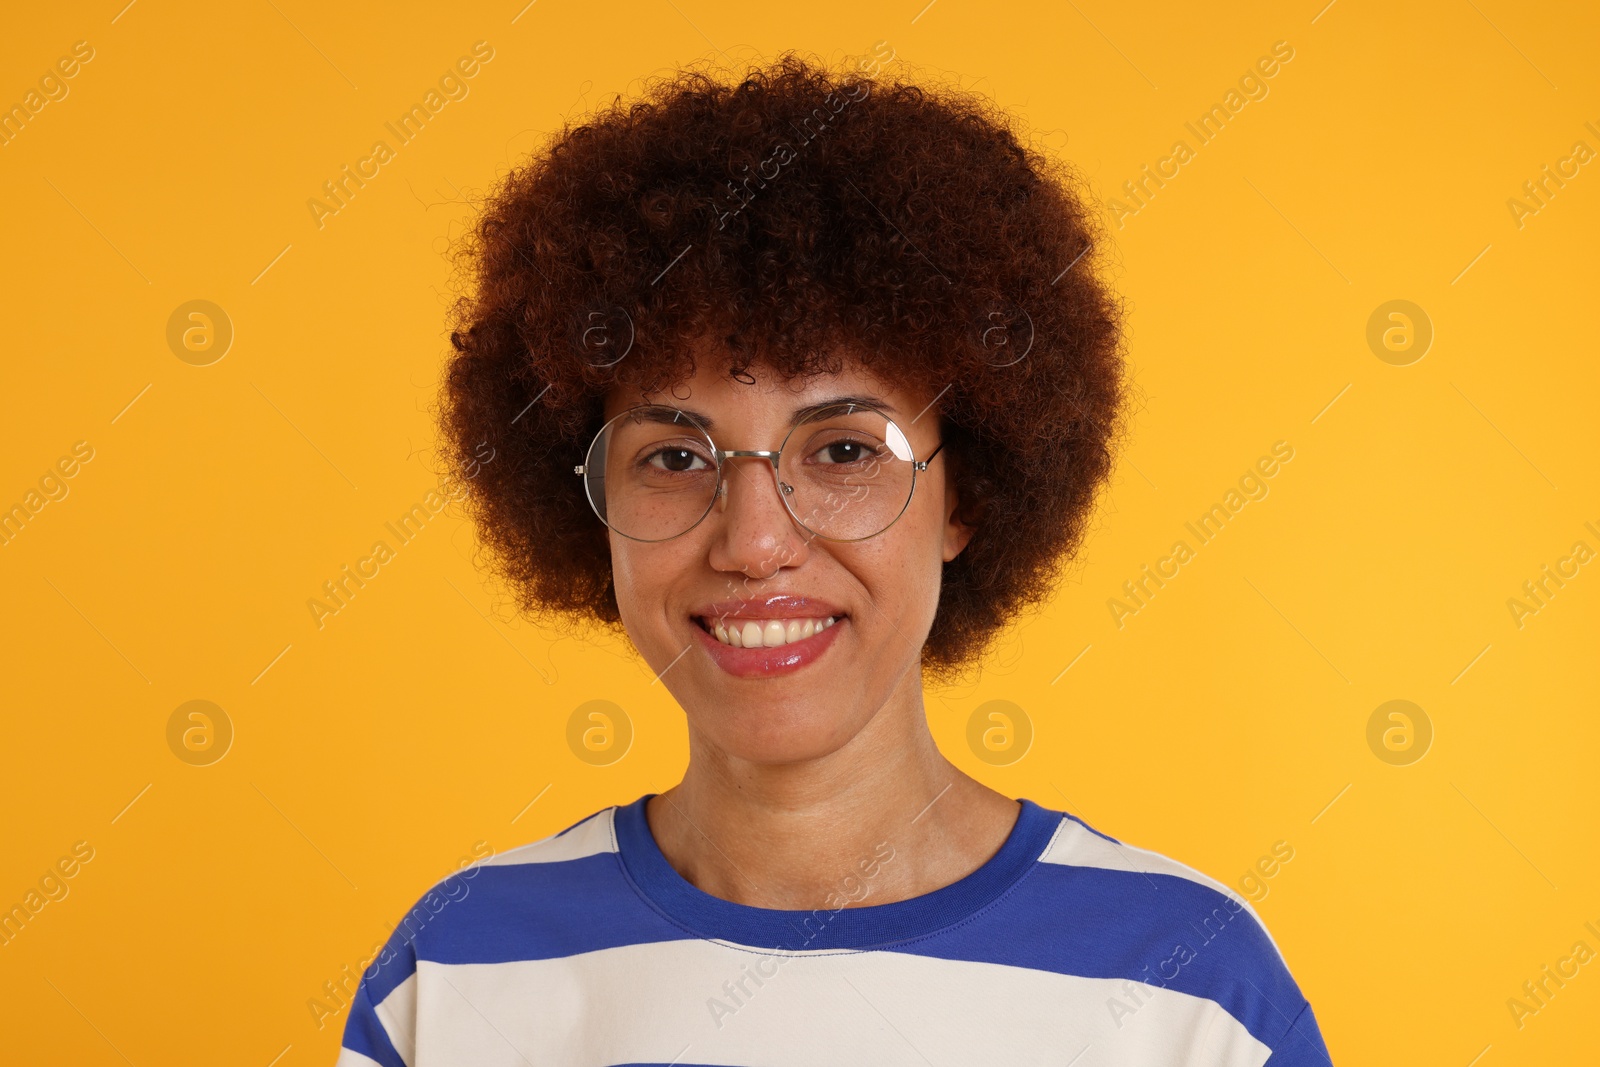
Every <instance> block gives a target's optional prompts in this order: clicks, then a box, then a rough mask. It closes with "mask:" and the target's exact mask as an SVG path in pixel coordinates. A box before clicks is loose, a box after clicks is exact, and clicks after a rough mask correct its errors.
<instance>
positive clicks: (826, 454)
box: [812, 437, 878, 465]
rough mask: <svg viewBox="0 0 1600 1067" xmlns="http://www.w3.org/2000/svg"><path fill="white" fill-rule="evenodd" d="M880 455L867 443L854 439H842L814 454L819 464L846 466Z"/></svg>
mask: <svg viewBox="0 0 1600 1067" xmlns="http://www.w3.org/2000/svg"><path fill="white" fill-rule="evenodd" d="M877 454H878V450H877V449H876V448H875V447H874V446H872V445H871V444H869V443H867V442H866V441H857V440H854V439H853V438H847V437H842V438H840V439H838V440H837V441H831V442H829V443H828V444H825V445H823V446H822V447H821V448H819V449H817V450H816V451H815V452H813V453H812V456H813V457H814V458H815V459H816V460H817V462H819V463H826V464H830V465H831V464H845V463H860V462H862V461H863V460H866V459H870V458H871V457H873V456H875V455H877Z"/></svg>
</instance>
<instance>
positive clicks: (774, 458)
mask: <svg viewBox="0 0 1600 1067" xmlns="http://www.w3.org/2000/svg"><path fill="white" fill-rule="evenodd" d="M713 451H714V452H715V453H716V460H717V497H718V498H719V499H722V500H726V499H727V495H728V481H727V479H726V478H724V477H723V476H722V461H723V460H725V459H732V458H733V457H735V456H750V457H752V458H755V459H764V460H766V461H767V462H768V463H770V464H772V477H773V480H775V481H776V482H777V483H778V492H780V493H782V494H783V495H784V496H785V497H787V496H789V495H790V494H792V493H793V492H794V486H792V485H790V484H789V483H787V482H785V481H784V480H783V479H782V478H779V477H778V461H779V459H780V458H781V457H782V456H783V449H781V448H780V449H771V448H718V449H714V450H713ZM784 505H785V506H786V507H787V505H788V501H787V500H785V501H784ZM791 513H792V509H791Z"/></svg>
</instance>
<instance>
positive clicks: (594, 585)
mask: <svg viewBox="0 0 1600 1067" xmlns="http://www.w3.org/2000/svg"><path fill="white" fill-rule="evenodd" d="M869 67H870V68H871V69H872V73H868V68H869ZM877 68H878V64H877V63H876V62H875V61H872V60H862V61H861V62H860V63H859V64H857V65H855V66H854V67H845V68H843V69H841V70H837V71H835V70H830V69H826V68H824V67H823V66H822V65H821V64H820V63H819V62H817V61H814V60H812V61H808V60H803V59H800V58H798V57H796V55H795V54H794V53H792V52H788V53H785V54H783V55H782V56H781V57H779V58H778V59H777V60H775V61H774V62H772V63H771V64H770V65H767V66H765V67H759V68H752V69H751V70H750V71H749V73H748V74H746V75H745V76H744V77H743V79H742V80H739V81H737V82H736V83H735V82H733V81H731V80H718V79H717V78H715V77H713V76H711V75H709V74H707V73H705V72H703V71H700V70H695V69H686V70H680V71H677V72H676V73H674V74H672V75H669V76H666V77H664V78H663V79H661V80H658V81H657V82H655V83H653V84H652V85H651V86H649V87H648V88H647V89H646V90H645V92H644V95H643V97H642V98H641V99H639V100H637V101H635V102H632V103H626V104H625V103H623V101H622V99H621V97H620V96H619V97H617V98H616V99H615V100H613V102H612V103H611V105H610V106H609V107H608V108H606V109H604V110H602V111H600V112H599V113H597V114H595V115H594V116H592V117H589V118H588V119H586V120H584V121H582V122H579V123H571V122H569V123H568V124H567V125H566V126H565V127H564V128H563V129H562V130H561V131H559V132H558V133H557V134H556V135H555V136H554V137H553V139H552V141H551V143H550V144H549V145H548V146H547V147H546V148H545V149H544V150H543V151H541V152H538V153H536V154H535V155H534V157H533V158H531V159H529V160H528V161H526V162H525V163H523V164H522V165H521V166H518V167H514V168H512V169H511V170H510V172H509V173H508V174H507V175H506V176H505V177H504V178H503V179H502V181H501V182H500V183H499V185H498V186H497V187H496V188H495V189H494V190H493V191H492V193H491V194H490V195H489V196H488V198H487V202H486V203H485V205H484V207H483V210H482V213H481V214H480V215H479V217H478V220H477V223H476V225H475V227H474V229H473V230H472V231H471V232H470V234H468V235H467V237H466V238H465V239H464V243H463V244H462V245H461V247H460V249H459V255H460V256H461V257H462V260H463V261H464V262H465V263H466V264H467V269H466V270H465V272H464V279H465V280H464V282H463V288H464V290H465V291H464V293H463V295H461V296H460V298H459V300H458V302H457V304H456V306H455V309H454V313H453V316H454V317H453V321H452V323H451V325H452V332H451V334H450V342H451V345H452V348H453V350H454V351H453V354H452V357H451V359H450V361H449V364H448V366H447V369H446V371H445V378H444V386H443V390H442V397H441V403H440V411H439V419H440V426H441V429H442V431H443V433H442V438H443V445H442V449H443V454H444V456H445V458H446V460H447V461H448V463H449V465H450V466H451V467H452V468H453V469H454V470H455V471H457V472H462V471H466V470H469V469H470V470H471V471H472V474H471V476H470V477H465V476H462V484H463V485H464V486H465V491H464V494H462V495H461V496H460V497H459V499H463V500H464V501H465V506H466V508H467V510H468V513H469V515H470V516H471V517H472V518H473V519H474V520H475V521H476V523H477V525H478V527H479V530H480V535H481V538H482V547H483V551H484V552H485V553H487V554H488V555H489V556H490V557H491V561H492V564H493V566H494V568H495V569H497V570H498V571H500V573H501V574H503V575H504V576H505V577H506V578H508V579H509V581H510V583H511V585H512V586H513V588H514V590H515V592H516V596H517V601H518V605H519V607H520V608H521V610H522V611H524V612H525V613H527V614H529V615H530V616H532V617H534V618H536V619H538V620H539V621H542V622H547V623H561V622H568V623H583V622H596V621H598V622H599V623H601V624H603V625H605V626H607V627H609V628H611V629H613V630H620V628H621V622H620V618H619V615H618V611H617V601H616V595H615V587H614V585H613V581H612V568H611V559H610V546H609V540H608V538H607V537H606V536H605V535H604V527H603V526H602V525H601V523H600V522H599V520H598V519H597V518H596V517H595V515H594V514H593V512H592V511H591V510H590V507H589V503H588V501H587V499H586V497H585V495H584V491H583V486H582V484H581V483H582V479H580V478H576V477H574V476H573V473H572V470H573V465H574V464H575V463H581V462H582V460H583V455H584V452H585V450H586V449H587V447H588V445H589V442H590V440H591V439H592V437H593V436H594V434H595V433H596V432H597V431H598V429H599V427H600V424H601V419H600V413H601V405H602V402H603V398H604V397H605V395H606V394H607V392H608V391H609V390H611V389H613V388H617V387H619V386H620V387H623V388H625V389H630V390H631V389H638V390H640V391H641V392H649V391H655V390H666V389H670V388H671V387H672V386H674V385H676V384H678V383H681V382H682V381H684V380H687V379H688V378H689V377H690V376H692V375H693V374H694V372H695V367H694V353H695V352H696V350H699V351H701V352H702V354H703V353H704V351H705V349H704V348H703V347H702V342H705V341H710V342H711V343H712V344H714V346H715V347H714V348H713V349H712V351H714V352H715V353H717V354H718V357H719V358H723V357H725V360H724V362H725V366H726V370H727V373H729V374H731V375H734V376H745V377H747V375H745V374H744V372H745V371H747V370H748V368H749V367H750V366H751V365H754V364H756V363H760V365H762V366H763V367H765V368H768V369H770V370H772V371H773V372H775V373H776V374H777V375H778V376H780V377H782V378H788V379H795V378H806V377H810V376H812V375H817V374H827V373H830V372H835V373H836V372H837V371H838V370H840V369H841V368H842V367H843V365H844V363H843V361H844V360H845V359H846V358H849V359H851V360H854V361H857V362H856V364H855V365H858V366H862V367H863V369H865V370H867V371H868V372H869V373H872V374H876V375H879V376H881V377H883V378H887V379H888V380H889V381H896V382H904V381H911V380H918V381H922V382H930V383H934V388H941V387H942V392H940V394H939V397H938V414H939V417H940V420H941V424H942V427H943V429H944V432H945V437H946V440H947V442H948V443H947V451H951V452H952V453H953V458H954V459H955V460H956V463H955V465H954V466H953V468H952V471H953V472H954V475H953V476H954V477H955V479H956V485H957V491H958V494H959V499H960V501H961V504H960V508H961V512H960V513H961V515H962V517H963V519H965V520H966V521H968V522H970V523H971V524H972V525H975V526H976V527H977V532H976V534H975V536H974V537H973V539H972V541H971V543H970V544H969V545H968V546H967V547H966V549H965V550H964V551H963V552H962V553H961V554H960V555H958V556H957V557H956V558H955V559H954V560H953V561H951V562H949V563H947V564H945V566H944V572H943V579H942V587H941V592H940V597H939V607H938V613H937V616H936V618H935V620H934V623H933V626H932V630H931V632H930V633H929V635H928V638H927V641H926V643H925V645H924V648H923V653H922V662H923V666H924V668H925V669H926V670H928V671H929V672H930V673H932V674H933V675H934V676H935V677H940V676H944V677H954V676H956V675H958V674H959V673H961V671H962V670H963V669H964V668H966V667H968V666H971V665H972V664H973V663H974V662H975V661H976V660H977V659H978V658H979V657H980V656H981V654H982V652H983V651H984V650H985V649H986V648H987V647H988V645H989V644H990V642H991V640H992V639H993V638H994V637H995V636H996V635H997V634H998V633H999V632H1000V630H1001V629H1002V628H1003V627H1004V626H1005V624H1006V623H1007V622H1008V621H1009V620H1010V619H1011V617H1012V616H1013V615H1015V614H1016V613H1017V612H1018V611H1019V610H1022V609H1024V608H1027V607H1031V606H1036V605H1038V604H1040V603H1042V602H1043V601H1044V600H1045V599H1046V598H1047V597H1048V596H1049V594H1050V592H1051V590H1052V588H1053V586H1054V584H1055V582H1056V580H1057V579H1058V577H1059V576H1060V573H1061V570H1062V567H1063V566H1064V565H1065V564H1066V563H1067V562H1068V561H1069V560H1070V559H1071V557H1072V555H1073V553H1074V552H1075V550H1076V549H1077V547H1078V546H1079V544H1080V543H1081V541H1082V538H1083V535H1084V532H1085V527H1086V522H1087V517H1088V515H1089V512H1090V510H1091V507H1092V504H1093V501H1094V498H1095V496H1096V493H1097V490H1098V488H1099V486H1100V485H1101V484H1102V483H1103V482H1104V481H1105V480H1106V478H1107V476H1108V474H1109V471H1110V468H1111V465H1112V461H1113V453H1114V451H1115V449H1116V447H1117V445H1118V442H1119V440H1120V438H1121V436H1122V427H1123V411H1124V406H1125V405H1124V399H1125V388H1126V386H1125V382H1124V378H1123V345H1122V330H1121V322H1122V310H1121V305H1120V302H1119V301H1118V299H1117V298H1116V296H1115V295H1114V294H1113V293H1112V292H1111V290H1110V289H1109V288H1108V286H1107V285H1106V284H1105V283H1104V282H1103V281H1102V280H1101V279H1100V274H1101V273H1102V267H1103V264H1104V263H1105V254H1104V253H1105V245H1106V242H1105V241H1104V240H1103V238H1102V228H1101V225H1100V223H1099V220H1098V218H1097V216H1095V215H1094V214H1092V212H1091V209H1090V208H1089V207H1088V206H1087V205H1088V204H1089V203H1090V200H1089V198H1088V197H1087V195H1086V194H1085V193H1082V192H1080V191H1079V189H1080V182H1079V180H1078V179H1077V178H1076V177H1075V176H1074V174H1073V172H1072V171H1070V170H1069V169H1068V168H1067V167H1066V166H1065V165H1063V164H1060V163H1056V162H1052V161H1051V160H1050V159H1048V158H1047V157H1046V156H1045V155H1044V154H1043V153H1042V152H1040V151H1038V150H1036V149H1033V148H1031V147H1028V146H1027V145H1025V144H1024V143H1022V141H1020V140H1019V137H1018V135H1017V133H1016V132H1015V131H1014V130H1013V128H1012V123H1011V120H1010V119H1009V118H1008V117H1007V116H1006V115H1005V114H1003V113H1001V112H999V111H997V110H996V109H995V108H994V107H993V106H992V105H990V104H988V103H987V102H985V101H984V100H983V99H982V98H979V97H977V96H974V95H972V94H969V93H967V92H965V91H962V90H960V89H948V88H945V89H935V88H931V87H929V86H928V85H926V84H924V85H916V84H907V83H905V82H903V81H901V80H889V79H887V78H883V77H879V76H878V75H877ZM931 391H932V390H930V392H931ZM485 445H487V446H488V447H492V448H493V449H494V452H493V456H494V457H495V458H494V460H493V462H488V463H481V462H474V461H475V460H480V461H481V459H482V457H483V456H484V455H485V454H486V453H485V452H484V451H483V450H484V448H485Z"/></svg>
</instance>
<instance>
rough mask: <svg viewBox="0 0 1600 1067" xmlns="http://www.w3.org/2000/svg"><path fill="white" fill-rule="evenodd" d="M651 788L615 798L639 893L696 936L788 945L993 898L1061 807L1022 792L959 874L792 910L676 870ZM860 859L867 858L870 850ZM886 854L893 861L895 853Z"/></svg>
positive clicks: (887, 934)
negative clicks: (736, 897) (738, 899)
mask: <svg viewBox="0 0 1600 1067" xmlns="http://www.w3.org/2000/svg"><path fill="white" fill-rule="evenodd" d="M655 795H656V794H654V793H646V794H644V795H643V796H641V797H640V798H639V799H637V800H635V801H633V802H632V803H630V804H626V805H618V806H617V807H616V808H615V809H614V812H613V817H612V825H613V827H614V829H615V832H616V840H617V856H618V859H619V861H620V862H621V864H622V868H623V871H624V873H625V874H626V875H627V876H628V878H629V879H630V880H631V881H632V882H633V885H634V888H635V889H636V890H637V891H638V892H639V894H640V895H641V896H642V897H644V898H645V900H646V901H648V902H649V903H650V904H651V905H653V906H654V907H655V908H656V909H657V910H658V911H660V912H662V913H663V914H665V915H666V916H667V917H668V918H670V919H671V920H673V921H674V922H676V923H677V924H678V925H680V926H682V927H685V928H687V929H688V930H690V931H692V932H694V933H696V934H698V935H700V936H701V937H706V938H711V939H714V940H722V941H731V942H735V943H738V944H744V945H752V946H756V947H760V948H781V949H787V950H790V951H817V950H824V949H865V948H873V947H879V946H883V945H887V944H892V943H895V942H901V941H906V940H909V939H911V938H916V937H921V936H924V935H926V934H930V933H933V932H935V931H937V930H941V929H944V928H945V927H948V926H952V925H954V924H956V923H958V922H960V921H962V920H963V919H966V918H968V917H969V916H971V915H973V914H974V913H976V912H977V911H979V910H980V909H982V908H983V907H984V906H986V905H988V904H990V903H992V902H993V901H995V900H997V899H999V897H1000V896H1002V895H1003V894H1004V893H1005V892H1006V891H1007V890H1009V889H1010V888H1011V887H1012V886H1013V885H1015V884H1016V883H1017V882H1018V881H1020V880H1021V879H1022V878H1023V877H1024V876H1025V875H1027V873H1028V872H1029V871H1030V870H1032V869H1033V865H1034V863H1035V862H1036V861H1037V860H1038V858H1039V857H1040V855H1042V854H1043V853H1044V850H1045V848H1046V847H1047V846H1048V845H1049V843H1050V840H1051V838H1052V837H1053V836H1054V835H1055V832H1056V830H1057V829H1058V828H1059V827H1060V825H1061V819H1062V813H1061V812H1058V811H1053V810H1051V809H1049V808H1045V807H1041V806H1040V805H1038V804H1036V803H1034V802H1033V801H1031V800H1028V799H1027V798H1026V797H1023V798H1021V800H1020V803H1021V805H1022V809H1021V811H1020V812H1019V813H1018V815H1017V821H1016V824H1015V825H1014V826H1013V827H1012V828H1011V832H1010V834H1009V835H1007V837H1006V840H1005V842H1004V843H1003V844H1002V845H1001V846H1000V849H999V851H998V852H996V853H995V854H994V855H993V856H991V857H990V858H989V859H988V860H986V861H985V862H984V863H983V865H982V866H980V867H978V869H977V870H975V871H973V872H972V873H971V874H968V875H967V876H965V877H964V878H961V879H958V880H957V881H955V882H952V883H950V884H949V885H947V886H943V887H941V888H939V889H935V890H934V891H933V892H931V893H925V894H923V895H921V896H917V897H911V898H910V899H907V900H897V901H892V902H890V903H888V904H869V905H866V906H863V907H846V908H840V909H839V910H837V911H834V910H830V909H827V908H823V909H819V910H817V911H791V910H784V909H776V908H758V907H753V906H751V905H748V904H736V903H734V902H733V901H730V900H723V899H722V898H721V897H715V896H712V895H711V894H710V893H707V892H705V891H704V890H702V889H699V888H697V887H696V886H695V885H694V884H693V883H691V882H690V881H688V880H687V879H686V878H684V877H683V876H682V875H681V874H679V873H678V872H677V870H675V869H674V868H673V866H672V864H671V863H669V862H668V861H667V858H666V856H665V855H664V854H662V852H661V848H660V846H658V845H657V844H656V840H655V837H654V836H653V835H652V834H651V832H650V824H649V822H648V820H647V819H646V817H645V804H646V802H648V801H649V799H650V798H651V797H653V796H655ZM891 844H892V842H891ZM863 859H864V860H867V861H868V862H870V861H871V860H872V859H874V857H872V856H865V857H863ZM887 862H889V863H892V862H893V858H892V857H891V858H890V859H889V860H887ZM857 877H858V878H862V879H863V880H864V881H867V882H868V884H869V885H870V879H867V878H865V877H864V876H863V875H862V874H861V873H860V872H857ZM842 878H843V875H841V879H842ZM841 892H842V890H841Z"/></svg>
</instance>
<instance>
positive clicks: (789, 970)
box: [384, 915, 1270, 1067]
mask: <svg viewBox="0 0 1600 1067" xmlns="http://www.w3.org/2000/svg"><path fill="white" fill-rule="evenodd" d="M595 921H596V922H603V921H605V917H604V916H602V915H597V916H595ZM752 974H754V975H755V977H754V978H752V977H751V975H752ZM414 978H415V980H416V981H417V983H418V984H417V994H416V1003H417V1006H418V1009H419V1010H420V1011H421V1019H422V1022H421V1025H419V1026H418V1027H417V1028H416V1033H417V1044H416V1060H415V1062H414V1063H413V1061H411V1060H409V1059H408V1060H407V1063H408V1065H410V1067H443V1065H445V1064H459V1063H471V1064H474V1065H475V1067H529V1065H532V1064H546V1063H560V1064H563V1065H568V1067H587V1065H594V1067H602V1065H605V1064H616V1063H640V1062H645V1063H671V1062H683V1063H702V1064H727V1065H737V1064H750V1063H761V1064H762V1065H763V1067H815V1065H816V1064H819V1063H827V1064H829V1065H830V1067H839V1065H852V1064H862V1065H867V1064H871V1065H874V1067H879V1065H888V1067H897V1065H904V1067H928V1064H929V1063H935V1062H936V1063H941V1064H945V1063H1004V1064H1007V1065H1015V1067H1023V1065H1040V1067H1043V1065H1046V1064H1048V1065H1050V1067H1061V1065H1062V1064H1064V1063H1066V1062H1068V1061H1069V1060H1072V1059H1073V1057H1075V1056H1076V1057H1077V1059H1076V1060H1075V1061H1074V1063H1073V1067H1141V1065H1145V1067H1155V1065H1158V1064H1159V1065H1163V1067H1166V1065H1171V1064H1174V1063H1179V1062H1181V1063H1182V1064H1184V1065H1185V1067H1261V1064H1262V1063H1263V1062H1265V1060H1266V1059H1267V1056H1268V1055H1269V1052H1270V1050H1269V1049H1268V1048H1267V1046H1266V1045H1264V1044H1262V1043H1261V1042H1260V1041H1257V1040H1256V1039H1255V1038H1253V1037H1252V1036H1251V1035H1250V1034H1249V1033H1248V1032H1247V1031H1246V1030H1245V1028H1244V1027H1243V1026H1242V1025H1241V1024H1240V1023H1239V1022H1238V1021H1237V1020H1235V1019H1234V1018H1233V1017H1232V1016H1230V1015H1229V1014H1228V1013H1227V1012H1226V1011H1225V1010H1223V1008H1222V1007H1221V1006H1220V1005H1219V1004H1217V1003H1216V1002H1214V1001H1211V1000H1208V999H1205V998H1203V997H1196V996H1192V995H1190V994H1187V993H1180V992H1177V991H1174V990H1171V989H1162V988H1158V987H1155V986H1148V985H1143V984H1140V983H1135V982H1125V981H1122V980H1113V979H1104V978H1085V977H1081V976H1076V975H1064V974H1055V973H1053V972H1049V971H1039V970H1032V969H1029V968H1022V967H1009V966H1004V965H1001V964H993V963H975V962H970V961H961V960H945V959H938V958H933V957H925V956H914V955H910V954H907V953H899V952H877V951H869V952H809V953H770V954H767V953H761V952H757V951H754V950H751V949H749V948H744V947H741V946H734V945H729V944H726V943H720V942H713V941H707V940H695V939H688V940H681V941H669V942H658V943H654V944H642V945H627V946H622V947H619V948H611V949H602V950H599V951H596V952H587V953H582V954H579V955H576V956H567V957H563V958H560V959H553V960H526V961H520V962H515V963H494V964H454V965H452V964H439V963H432V962H428V961H424V962H422V963H421V964H420V966H419V970H418V973H417V974H416V975H415V976H414ZM757 979H759V980H760V982H761V984H760V985H757V984H756V981H757ZM741 981H742V982H743V984H744V985H743V992H741V991H740V990H739V988H738V987H737V986H736V985H735V983H737V982H741ZM724 983H726V985H725V984H724ZM391 999H392V998H391ZM389 1004H390V1001H389V1000H385V1004H384V1006H385V1007H386V1008H387V1007H388V1006H389ZM719 1004H720V1006H721V1007H720V1009H718V1007H717V1006H718V1005H719ZM1114 1004H1120V1005H1121V1008H1120V1010H1113V1005H1114ZM1179 1053H1182V1054H1183V1055H1181V1056H1179V1055H1177V1054H1179Z"/></svg>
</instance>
